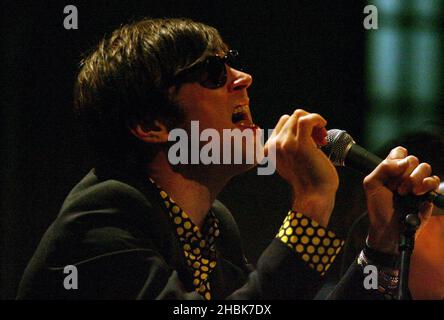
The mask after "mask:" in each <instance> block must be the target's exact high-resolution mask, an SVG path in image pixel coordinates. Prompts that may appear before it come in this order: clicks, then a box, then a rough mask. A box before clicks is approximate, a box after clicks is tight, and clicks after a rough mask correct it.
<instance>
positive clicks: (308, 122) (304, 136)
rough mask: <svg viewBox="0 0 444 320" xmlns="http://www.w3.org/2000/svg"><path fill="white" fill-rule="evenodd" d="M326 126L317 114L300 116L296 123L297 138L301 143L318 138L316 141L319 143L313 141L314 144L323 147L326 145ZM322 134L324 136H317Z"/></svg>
mask: <svg viewBox="0 0 444 320" xmlns="http://www.w3.org/2000/svg"><path fill="white" fill-rule="evenodd" d="M326 125H327V121H326V120H325V119H324V118H323V117H321V116H320V115H319V114H317V113H312V114H308V115H305V116H302V117H301V118H300V119H299V121H298V128H297V138H298V139H299V140H300V141H302V142H304V141H308V140H311V139H313V138H318V139H317V140H320V141H315V142H316V144H318V145H325V144H326V143H327V140H326V139H327V130H326V129H325V126H326ZM315 129H317V130H315ZM322 129H324V130H322ZM320 130H322V131H320ZM315 133H316V134H315ZM322 133H325V134H324V135H323V136H319V135H320V134H322ZM319 138H320V139H319Z"/></svg>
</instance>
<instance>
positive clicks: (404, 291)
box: [395, 196, 421, 300]
mask: <svg viewBox="0 0 444 320" xmlns="http://www.w3.org/2000/svg"><path fill="white" fill-rule="evenodd" d="M397 198H398V199H397V200H398V201H396V200H395V203H398V205H399V210H400V211H399V212H400V213H401V230H400V234H399V252H400V260H399V285H398V292H397V296H396V298H397V299H398V300H411V295H410V291H409V273H410V259H411V256H412V253H413V249H414V247H415V235H416V230H417V229H418V228H419V226H420V224H421V220H420V219H419V216H418V206H419V204H420V202H419V201H418V199H417V198H416V199H415V198H414V197H412V196H406V197H402V198H401V197H399V196H397Z"/></svg>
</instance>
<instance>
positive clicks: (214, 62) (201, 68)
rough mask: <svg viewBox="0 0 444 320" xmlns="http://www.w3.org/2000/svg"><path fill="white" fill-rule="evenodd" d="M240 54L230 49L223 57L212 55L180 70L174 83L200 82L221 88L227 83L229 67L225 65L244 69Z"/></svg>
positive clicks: (203, 84)
mask: <svg viewBox="0 0 444 320" xmlns="http://www.w3.org/2000/svg"><path fill="white" fill-rule="evenodd" d="M238 56H239V53H238V52H237V51H236V50H230V51H228V53H227V54H226V55H225V56H223V57H221V56H218V55H215V56H210V57H208V58H206V59H205V60H204V61H202V62H199V63H197V64H195V65H194V66H192V67H190V68H188V69H185V70H182V71H181V72H179V74H177V75H176V77H175V79H174V81H173V84H179V83H184V82H198V83H199V84H200V85H201V86H202V87H204V88H208V89H217V88H221V87H223V86H224V85H225V83H227V68H226V66H225V65H228V66H229V67H231V68H234V69H237V70H243V68H242V66H241V63H240V62H239V58H238Z"/></svg>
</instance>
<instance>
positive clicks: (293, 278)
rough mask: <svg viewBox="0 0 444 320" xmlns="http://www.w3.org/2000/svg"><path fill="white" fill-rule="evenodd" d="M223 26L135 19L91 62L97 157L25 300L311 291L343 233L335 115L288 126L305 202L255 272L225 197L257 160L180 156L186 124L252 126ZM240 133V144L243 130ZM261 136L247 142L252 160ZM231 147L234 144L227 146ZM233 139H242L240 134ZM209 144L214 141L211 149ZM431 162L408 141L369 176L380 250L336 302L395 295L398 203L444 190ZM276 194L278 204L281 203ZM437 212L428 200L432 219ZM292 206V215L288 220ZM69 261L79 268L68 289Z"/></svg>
mask: <svg viewBox="0 0 444 320" xmlns="http://www.w3.org/2000/svg"><path fill="white" fill-rule="evenodd" d="M236 58H237V52H235V51H233V50H230V49H229V48H228V46H227V45H226V44H225V43H224V42H223V40H222V39H221V37H220V36H219V34H218V32H217V31H216V30H215V29H214V28H212V27H209V26H207V25H204V24H201V23H196V22H193V21H190V20H186V19H151V20H148V19H145V20H142V21H139V22H136V23H132V24H128V25H124V26H122V27H121V28H119V29H117V30H115V31H114V32H113V33H112V34H111V35H110V36H109V37H107V38H106V39H104V40H102V41H101V42H100V43H99V45H98V46H97V48H95V50H94V51H93V52H92V53H91V54H90V55H89V56H88V57H86V58H85V59H84V60H83V61H82V64H81V69H80V72H79V74H78V77H77V82H76V84H75V110H76V112H77V113H78V115H79V117H80V119H81V120H82V121H83V124H84V127H85V129H86V131H87V134H88V141H89V142H90V144H91V147H92V150H93V151H94V154H95V156H96V163H95V167H94V169H93V170H91V171H90V172H89V173H88V174H87V175H86V176H85V177H84V178H83V180H82V181H80V182H79V184H78V185H77V186H75V187H74V189H73V190H72V191H71V192H70V194H69V195H68V196H67V198H66V200H65V202H64V204H63V206H62V209H61V211H60V214H59V215H58V217H57V219H56V220H55V221H54V223H53V224H52V225H51V227H50V228H49V229H48V231H47V232H46V234H45V235H44V237H43V239H42V240H41V243H40V245H39V247H38V249H37V251H36V253H35V254H34V256H33V258H32V260H31V261H30V263H29V265H28V267H27V269H26V271H25V274H24V276H23V279H22V281H21V284H20V288H19V292H18V298H20V299H205V300H210V299H311V298H313V297H314V296H315V294H316V292H317V290H318V289H319V287H320V285H321V284H322V280H323V278H324V277H325V274H326V272H327V271H328V270H329V268H330V266H331V264H332V263H333V261H334V260H335V257H336V255H337V254H338V253H339V252H340V250H341V248H342V246H343V241H342V240H340V239H338V238H337V237H336V236H335V234H334V233H333V232H331V231H329V230H328V229H327V226H328V222H329V218H330V215H331V213H332V210H333V207H334V203H335V194H336V191H337V188H338V184H339V181H338V175H337V173H336V169H335V168H334V166H333V165H332V163H331V162H330V160H329V159H328V158H327V157H326V156H325V155H324V153H323V152H322V151H321V150H320V149H319V147H320V146H322V145H325V143H326V133H327V131H326V124H327V122H326V120H325V119H324V118H322V117H321V116H320V115H318V114H312V113H309V112H307V111H304V110H300V109H299V110H296V111H294V112H292V113H291V114H289V115H283V116H282V117H281V118H280V120H279V121H278V123H277V125H276V127H275V128H274V131H273V133H272V135H271V136H270V138H269V139H268V141H267V143H266V145H265V148H264V152H265V155H268V154H270V153H273V154H275V158H276V159H275V163H276V169H277V172H278V173H279V174H280V175H281V176H282V177H283V178H284V179H285V180H286V181H287V182H288V183H289V185H290V187H291V190H292V193H293V201H292V203H291V204H289V211H288V213H287V215H286V217H285V218H284V217H283V218H284V222H283V224H282V226H281V228H280V230H278V231H277V235H276V238H275V239H274V240H273V241H272V242H271V244H270V245H269V246H268V248H267V249H266V250H265V251H264V253H263V254H262V255H261V257H260V259H259V260H258V263H257V265H256V267H255V268H253V267H252V266H251V265H249V264H248V263H247V261H246V259H245V254H244V252H243V250H242V247H241V239H240V235H239V231H238V228H237V225H236V223H235V221H234V219H233V217H232V216H231V214H230V212H229V211H228V210H227V208H225V207H224V206H223V204H221V203H220V202H219V201H218V200H217V199H216V198H217V195H218V194H219V193H220V192H221V190H222V189H223V188H224V186H225V185H226V184H227V182H228V181H229V180H230V179H231V178H232V177H234V176H236V175H238V174H240V173H242V172H244V171H246V170H248V169H251V168H252V167H254V165H255V164H251V163H246V162H245V161H243V162H242V163H241V164H239V163H233V162H234V161H232V162H231V164H230V163H225V162H224V163H223V164H215V163H211V164H203V163H192V164H183V163H178V164H174V165H173V164H172V163H171V161H170V159H169V149H170V147H171V144H172V143H171V141H169V139H168V138H169V134H170V133H171V131H172V130H174V129H177V128H180V129H183V130H185V131H186V132H188V133H190V131H191V130H192V128H191V125H192V123H194V122H195V121H198V124H199V130H200V132H203V131H204V130H205V129H213V130H215V132H217V133H219V136H220V137H223V136H224V135H223V130H227V129H228V130H236V129H237V130H238V131H240V132H247V131H250V132H252V133H253V135H257V134H259V133H258V132H259V129H258V127H257V126H256V125H255V124H254V122H253V119H252V117H251V114H250V105H249V98H248V93H247V90H248V88H249V86H250V85H251V83H252V77H251V75H249V74H247V73H245V72H242V71H241V70H240V68H239V67H238V65H237V63H236V62H237V61H236ZM230 139H231V138H230ZM255 141H256V140H255V139H253V140H251V139H246V140H243V142H242V143H241V145H240V146H234V148H233V149H234V150H238V151H239V150H241V151H240V152H242V159H243V160H245V158H246V157H247V155H248V152H247V149H248V146H249V145H251V144H256V143H255ZM227 142H228V141H222V142H221V143H220V145H221V146H222V145H224V144H226V143H227ZM230 142H231V140H230ZM204 146H205V143H204V142H200V145H199V148H202V147H204ZM439 182H440V181H439V178H438V177H436V176H431V168H430V166H429V165H428V164H425V163H420V162H419V161H418V159H416V158H415V157H413V156H408V153H407V150H405V149H404V148H401V147H398V148H395V149H393V150H392V151H391V153H390V154H389V156H388V157H387V159H386V160H385V161H384V162H383V163H382V164H381V165H379V166H378V167H377V168H376V169H375V171H373V172H372V173H371V174H370V175H369V176H367V177H366V178H365V180H364V188H365V190H366V194H367V204H368V210H369V217H370V228H369V233H368V241H367V247H366V248H364V250H363V252H362V253H361V256H360V259H358V260H357V261H356V262H354V263H353V264H352V266H351V267H350V270H349V272H348V273H347V274H346V275H345V277H344V279H342V281H341V283H340V284H339V286H338V288H337V289H336V290H335V291H334V293H333V295H332V298H337V299H348V298H362V299H363V298H370V299H379V298H383V297H384V296H385V294H390V293H391V292H392V291H393V289H394V288H395V287H396V284H397V270H396V267H395V266H391V265H387V264H389V262H390V261H391V260H392V258H393V257H396V255H397V254H398V252H397V250H398V249H397V241H398V218H397V214H398V213H396V212H394V210H393V197H394V194H395V193H400V194H408V193H413V194H417V195H419V194H423V193H425V192H428V191H430V190H434V189H436V188H437V187H438V185H439ZM270 200H271V201H272V200H273V199H267V201H270ZM431 209H432V205H431V204H428V203H427V204H424V206H423V207H422V208H421V212H420V214H421V216H422V217H423V218H426V217H427V216H428V215H429V214H430V212H431ZM284 215H285V214H284V213H283V216H284ZM368 263H372V264H375V265H376V266H381V267H383V269H384V270H385V271H384V272H386V273H388V274H390V276H391V277H390V281H387V283H380V286H381V288H380V290H366V289H365V288H364V287H363V285H362V284H363V278H364V275H363V271H362V270H363V267H364V266H365V265H366V264H368ZM66 266H74V267H75V269H76V270H77V280H78V283H77V286H76V288H70V289H69V288H68V289H67V288H66V283H65V280H66V279H65V278H66V274H65V273H64V270H65V267H66Z"/></svg>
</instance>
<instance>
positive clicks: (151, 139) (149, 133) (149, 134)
mask: <svg viewBox="0 0 444 320" xmlns="http://www.w3.org/2000/svg"><path fill="white" fill-rule="evenodd" d="M129 129H130V131H131V133H132V134H133V135H135V136H136V137H137V138H139V139H140V140H142V141H145V142H148V143H165V142H167V141H168V134H169V132H168V128H167V127H166V126H165V125H164V124H163V123H162V122H160V121H158V120H155V121H154V122H153V123H151V124H149V125H148V124H146V123H140V122H139V123H135V124H133V125H131V126H129Z"/></svg>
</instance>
